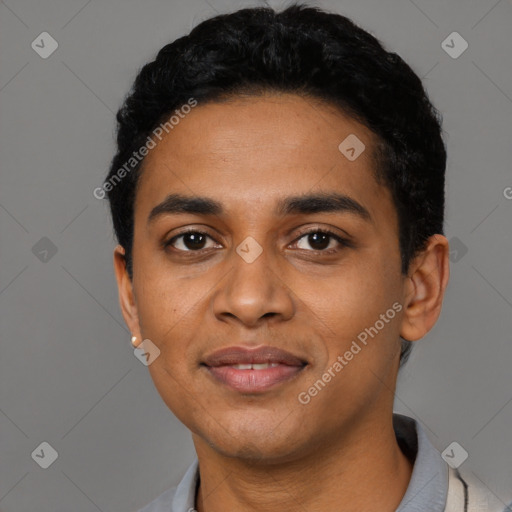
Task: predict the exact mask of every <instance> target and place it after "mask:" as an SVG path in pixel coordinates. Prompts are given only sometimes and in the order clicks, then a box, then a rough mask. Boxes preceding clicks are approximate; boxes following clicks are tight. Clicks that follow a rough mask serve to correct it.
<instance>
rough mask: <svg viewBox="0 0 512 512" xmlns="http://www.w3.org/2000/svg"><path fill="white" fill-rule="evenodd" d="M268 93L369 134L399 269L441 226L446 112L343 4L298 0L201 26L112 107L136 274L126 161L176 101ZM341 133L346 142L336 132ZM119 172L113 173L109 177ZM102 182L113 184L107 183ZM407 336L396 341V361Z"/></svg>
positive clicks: (131, 180)
mask: <svg viewBox="0 0 512 512" xmlns="http://www.w3.org/2000/svg"><path fill="white" fill-rule="evenodd" d="M266 92H270V93H272V92H278V93H281V92H285V93H294V94H298V95H301V96H303V97H309V98H314V99H317V100H320V101H323V102H326V103H328V104H330V105H333V106H336V107H339V109H340V110H341V111H342V112H344V113H345V114H347V115H349V116H350V117H352V118H354V119H356V120H357V121H359V122H361V123H362V124H364V125H365V126H366V127H368V128H369V129H370V130H371V131H372V132H373V133H374V134H375V135H376V137H375V140H376V143H375V144H374V147H373V148H372V156H373V159H374V162H375V169H374V172H375V177H376V179H377V180H378V181H379V182H382V183H384V184H385V186H387V187H388V188H389V190H390V192H391V194H392V198H393V201H394V204H395V207H396V210H397V215H398V222H399V245H400V254H401V268H402V273H404V274H406V273H407V271H408V268H409V263H410V261H411V259H412V258H413V257H414V256H415V255H416V254H417V253H418V252H419V251H421V250H422V249H423V248H424V247H425V244H426V241H427V239H428V238H429V237H430V236H432V235H434V234H437V233H439V234H442V233H443V219H444V176H445V167H446V149H445V145H444V142H443V138H442V133H441V115H440V114H439V112H438V111H437V110H436V109H435V107H434V106H433V105H432V104H431V102H430V100H429V98H428V95H427V93H426V91H425V89H424V87H423V85H422V82H421V80H420V78H419V77H418V76H417V75H416V74H415V73H414V71H413V70H412V69H411V68H410V67H409V66H408V65H407V64H406V63H405V62H404V61H403V60H402V59H401V58H400V57H399V56H398V55H397V54H396V53H392V52H388V51H386V50H385V49H384V47H383V45H382V43H380V42H379V41H378V40H377V39H376V38H375V37H374V36H373V35H371V34H369V33H368V32H366V31H365V30H363V29H362V28H360V27H358V26H357V25H356V24H355V23H354V22H353V21H352V20H350V19H349V18H347V17H345V16H342V15H340V14H335V13H330V12H326V11H324V10H322V9H320V8H318V7H312V6H308V5H304V4H298V3H293V4H292V5H290V6H289V7H287V8H286V9H284V10H283V11H281V12H276V11H275V10H273V9H272V8H270V7H255V8H246V9H241V10H238V11H236V12H233V13H229V14H221V15H218V16H215V17H213V18H210V19H207V20H205V21H203V22H202V23H200V24H199V25H197V26H196V27H195V28H193V29H192V31H191V32H190V33H189V34H188V35H185V36H183V37H180V38H179V39H177V40H175V41H173V42H171V43H170V44H167V45H166V46H164V47H163V48H162V49H161V50H160V51H159V52H158V54H157V56H156V58H155V60H153V61H152V62H149V63H147V64H146V65H144V66H143V67H142V68H141V69H140V71H139V73H138V75H137V77H136V79H135V82H134V84H133V86H132V88H131V90H130V92H129V93H128V95H127V97H126V98H125V100H124V103H123V105H122V106H121V108H120V109H119V111H118V113H117V122H118V127H117V128H118V129H117V153H116V155H115V156H114V158H113V159H112V162H111V167H110V171H109V173H108V176H107V178H106V180H105V183H104V187H105V188H104V190H105V191H107V194H108V200H109V202H110V209H111V213H112V219H113V224H114V230H115V234H116V237H117V240H118V242H119V244H120V245H122V246H123V247H124V249H125V259H126V265H127V271H128V273H129V275H130V277H132V276H133V267H132V244H133V231H134V202H135V194H136V189H137V181H138V177H139V175H140V172H141V171H142V164H143V162H144V160H143V159H141V160H140V161H136V162H135V161H134V163H133V169H132V170H128V171H127V172H124V173H122V176H123V178H122V179H119V177H120V172H119V171H120V170H121V169H122V168H123V166H124V169H125V171H126V169H127V168H126V162H128V161H129V160H130V158H132V156H133V153H134V152H135V151H136V150H137V149H138V148H140V147H141V146H143V145H144V144H145V143H146V141H147V140H148V136H149V135H150V134H151V133H152V131H153V130H154V129H155V128H157V127H158V126H159V125H161V124H162V123H164V122H165V121H166V120H168V118H169V116H171V115H172V114H173V111H175V109H177V108H179V107H180V106H183V105H186V104H187V103H190V99H191V98H194V101H197V102H198V104H200V105H201V104H205V103H207V102H215V101H222V100H226V99H230V98H236V97H237V96H242V95H258V94H263V93H266ZM340 142H341V141H340ZM116 178H117V179H116ZM107 185H108V186H107ZM410 348H411V346H410V343H409V342H406V341H405V340H403V341H402V353H401V356H400V361H401V363H403V362H405V361H406V359H407V358H408V355H409V351H410Z"/></svg>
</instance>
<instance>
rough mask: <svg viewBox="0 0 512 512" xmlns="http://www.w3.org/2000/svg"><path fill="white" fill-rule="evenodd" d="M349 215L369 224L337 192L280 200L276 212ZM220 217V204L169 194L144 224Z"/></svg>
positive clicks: (357, 207) (362, 212)
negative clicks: (181, 216) (163, 218)
mask: <svg viewBox="0 0 512 512" xmlns="http://www.w3.org/2000/svg"><path fill="white" fill-rule="evenodd" d="M331 212H339V213H351V214H354V215H357V216H358V217H360V218H361V219H363V220H365V221H369V222H370V221H372V217H371V215H370V212H369V211H368V210H367V209H366V208H365V207H364V206H363V205H362V204H360V203H358V202H357V201H356V200H355V199H352V198H351V197H349V196H347V195H345V194H338V193H320V194H318V193H317V194H305V195H300V196H291V197H285V198H283V199H280V200H279V201H278V203H277V207H276V213H277V214H278V215H281V216H285V215H293V214H313V213H331ZM187 213H189V214H195V215H219V216H220V215H222V214H223V213H224V208H223V206H222V203H220V202H219V201H216V200H215V199H212V198H209V197H204V196H185V195H182V194H170V195H168V196H167V197H166V198H165V199H164V200H163V201H162V202H161V203H160V204H158V205H157V206H155V207H154V208H153V209H152V210H151V212H150V214H149V216H148V223H150V222H152V221H154V220H155V219H156V218H157V217H160V216H161V215H166V214H167V215H173V214H174V215H176V214H187Z"/></svg>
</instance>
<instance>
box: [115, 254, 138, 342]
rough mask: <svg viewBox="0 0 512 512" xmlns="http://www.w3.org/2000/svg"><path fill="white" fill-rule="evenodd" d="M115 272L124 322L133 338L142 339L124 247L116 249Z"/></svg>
mask: <svg viewBox="0 0 512 512" xmlns="http://www.w3.org/2000/svg"><path fill="white" fill-rule="evenodd" d="M114 270H115V274H116V280H117V289H118V293H119V305H120V307H121V313H122V314H123V318H124V321H125V323H126V325H127V326H128V328H129V329H130V332H131V333H132V336H136V337H137V338H139V339H141V335H140V327H139V316H138V312H137V305H136V303H135V297H134V293H133V284H132V280H131V279H130V276H129V275H128V272H127V270H126V260H125V250H124V248H123V246H121V245H118V246H116V248H115V249H114Z"/></svg>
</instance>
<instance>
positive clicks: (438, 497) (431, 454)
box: [171, 414, 448, 512]
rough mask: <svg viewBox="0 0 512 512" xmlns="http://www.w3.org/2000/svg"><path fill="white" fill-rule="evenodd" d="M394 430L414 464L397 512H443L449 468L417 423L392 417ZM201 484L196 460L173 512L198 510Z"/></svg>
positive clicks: (179, 491) (174, 502)
mask: <svg viewBox="0 0 512 512" xmlns="http://www.w3.org/2000/svg"><path fill="white" fill-rule="evenodd" d="M393 428H394V430H395V435H396V437H397V441H398V443H399V445H400V447H401V449H402V450H403V451H404V452H405V454H406V455H407V456H408V457H409V458H410V459H411V460H412V461H413V462H414V467H413V471H412V475H411V480H410V481H409V485H408V487H407V491H406V492H405V495H404V497H403V499H402V501H401V502H400V505H399V506H398V508H397V510H396V512H420V511H424V510H429V512H443V511H444V509H445V505H446V497H447V494H448V466H447V465H446V463H445V462H444V460H443V459H442V457H441V455H440V454H439V452H438V451H437V450H436V449H435V448H434V446H433V445H432V443H431V442H430V440H429V439H428V437H427V436H426V434H425V432H424V430H423V428H422V427H421V425H420V424H419V423H418V422H417V421H416V420H414V419H412V418H409V417H407V416H403V415H401V414H393ZM198 483H199V471H198V460H197V458H196V459H195V460H194V462H193V463H192V464H191V466H190V467H189V468H188V470H187V472H186V473H185V476H184V477H183V479H182V480H181V482H180V483H179V485H178V487H177V488H176V492H175V494H174V498H173V501H172V507H171V512H192V511H193V510H195V496H196V490H197V485H198Z"/></svg>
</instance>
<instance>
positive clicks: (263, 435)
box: [114, 94, 449, 512]
mask: <svg viewBox="0 0 512 512" xmlns="http://www.w3.org/2000/svg"><path fill="white" fill-rule="evenodd" d="M248 120H250V122H248ZM349 134H356V135H357V137H358V138H359V139H360V140H361V141H363V143H364V144H365V146H366V149H365V151H364V152H363V153H362V154H361V155H360V156H359V157H358V158H357V159H356V160H355V161H349V160H348V159H347V158H345V156H344V155H343V154H342V153H341V152H340V151H339V149H338V145H339V144H340V142H341V141H342V140H344V139H345V138H346V137H347V136H348V135H349ZM374 143H375V138H374V135H373V134H372V132H371V131H369V129H367V128H366V127H365V126H363V125H362V124H360V123H358V122H356V121H355V120H353V119H351V118H349V117H347V116H345V115H344V114H343V113H341V112H340V111H339V110H336V109H334V108H332V107H330V106H329V105H326V104H322V103H319V102H314V101H313V100H311V99H309V98H308V99H305V98H301V97H299V96H295V95H291V94H267V95H265V96H259V97H248V98H236V99H233V100H230V101H229V102H223V103H210V104H206V105H199V106H197V107H195V108H194V109H193V110H192V111H191V112H190V113H189V114H188V115H187V116H185V118H184V119H182V120H181V121H180V123H179V124H178V125H177V126H175V127H174V129H173V130H172V131H171V132H170V133H169V134H168V135H167V136H166V137H165V138H164V139H163V140H162V141H161V142H160V143H159V144H158V145H157V147H156V148H155V149H153V150H152V151H151V152H150V153H149V154H148V156H147V157H146V160H145V164H144V170H143V173H142V175H141V178H140V181H139V187H138V191H137V195H136V202H135V227H134V247H133V269H134V274H133V280H130V278H129V277H128V274H127V273H126V269H125V262H124V257H123V255H124V250H123V248H122V247H121V246H118V247H117V248H116V249H115V253H114V265H115V270H116V277H117V281H118V286H119V294H120V303H121V308H122V312H123V315H124V318H125V321H126V323H127V325H128V327H129V328H130V330H131V332H132V333H133V335H135V336H136V337H137V339H138V342H139V343H140V341H141V340H143V339H150V340H151V341H152V342H153V343H154V344H155V345H156V346H158V348H159V349H160V351H161V353H160V355H159V357H158V358H157V359H155V361H154V362H153V363H152V364H150V365H149V366H148V368H149V371H150V373H151V377H152V379H153V381H154V384H155V387H156V388H157V390H158V392H159V393H160V395H161V397H162V399H163V400H164V402H165V403H166V404H167V406H168V407H169V409H170V410H171V411H172V412H173V413H174V414H175V415H176V416H177V417H178V418H179V419H180V420H181V421H182V422H183V423H184V424H185V425H186V426H187V427H188V428H189V429H190V431H191V432H192V437H193V442H194V445H195V448H196V451H197V454H198V458H199V465H200V474H201V484H200V488H199V492H198V496H197V504H196V507H197V509H198V511H199V512H217V511H219V512H225V511H226V510H238V511H256V510H257V511H268V512H271V511H292V510H293V511H296V510H307V511H308V512H314V511H325V510H339V507H340V504H343V510H344V511H348V512H351V511H354V512H355V511H360V510H370V509H374V507H375V503H376V502H378V503H379V510H380V511H383V512H385V511H394V510H395V509H396V508H397V507H398V505H399V503H400V501H401V499H402V497H403V495H404V493H405V491H406V489H407V485H408V483H409V479H410V475H411V471H412V466H411V463H410V462H409V461H408V460H407V458H406V457H405V456H404V455H403V454H402V452H401V451H400V448H399V447H398V444H397V442H396V438H395V435H394V431H393V427H392V407H393V394H394V390H395V385H396V378H397V373H398V367H399V349H400V340H399V336H400V335H401V336H403V337H404V338H405V339H408V340H411V341H413V340H418V339H420V338H422V337H423V336H424V335H425V334H426V333H427V332H428V331H429V330H430V329H431V328H432V326H433V325H434V323H435V322H436V320H437V318H438V316H439V313H440V310H441V305H442V299H443V295H444V291H445V287H446V284H447V281H448V274H449V270H448V242H447V240H446V238H445V237H444V236H441V235H435V236H433V237H432V238H431V239H429V241H428V244H427V246H426V249H425V250H424V251H423V252H421V253H420V254H419V255H418V256H417V257H416V258H415V259H414V260H413V261H412V262H411V265H410V268H409V272H408V275H403V274H402V273H401V272H400V252H399V245H398V220H397V214H396V210H395V207H394V204H393V202H392V199H391V196H390V193H389V191H388V190H387V188H385V187H384V186H382V185H381V184H379V183H378V182H377V181H376V180H375V177H374V175H373V172H372V165H373V163H372V159H371V158H370V156H371V148H372V147H373V144H374ZM319 192H324V193H332V192H336V193H340V194H345V195H347V196H349V197H350V198H352V199H354V200H355V201H357V202H358V203H360V204H361V205H362V206H363V207H364V208H365V209H366V210H367V211H368V212H369V214H370V219H369V220H366V219H363V218H362V217H361V216H358V215H356V214H354V213H353V212H348V211H342V212H319V213H313V214H305V213H299V214H291V215H279V214H278V213H276V211H275V207H276V203H277V201H278V200H280V199H283V198H285V197H287V196H296V195H301V194H309V193H319ZM171 193H179V194H183V195H187V196H207V197H209V198H212V199H215V200H217V201H219V202H220V203H222V205H223V208H224V211H223V213H221V214H218V215H205V214H190V213H186V214H183V213H180V214H163V215H160V216H157V217H156V218H155V219H154V220H153V221H151V222H149V223H148V216H149V214H150V212H151V211H152V209H153V208H154V207H155V206H156V205H158V204H160V203H161V202H162V201H163V200H164V199H165V198H166V197H167V195H168V194H171ZM187 227H193V228H197V229H198V230H200V231H204V232H206V233H207V234H208V236H209V237H211V238H208V237H207V238H206V242H205V245H204V248H203V249H202V250H200V251H199V252H198V251H197V249H196V251H195V252H194V245H193V244H190V242H189V243H188V245H187V244H186V243H185V242H186V240H187V239H186V237H185V239H184V238H183V237H182V238H180V239H178V240H177V241H175V243H174V246H172V245H170V246H169V247H167V248H164V247H162V242H165V241H169V240H170V239H171V238H173V237H174V236H177V235H179V234H180V233H181V232H182V230H183V228H187ZM304 228H312V230H313V231H315V229H316V231H318V230H325V229H331V230H334V231H335V232H336V234H338V235H340V236H342V237H345V238H349V240H350V241H351V245H350V246H343V245H341V244H340V243H338V242H337V241H336V240H335V239H334V238H331V239H327V240H328V241H327V243H326V244H325V246H326V248H325V249H322V247H321V246H319V245H318V244H317V245H315V243H314V241H313V242H310V238H308V236H307V235H304V234H302V231H300V230H301V229H304ZM313 228H315V229H313ZM248 236H250V237H252V238H253V239H254V240H256V241H257V242H258V244H259V245H260V246H261V248H262V253H261V254H260V256H259V257H258V258H257V259H256V260H255V261H253V262H252V263H247V262H246V261H245V260H244V259H243V258H241V257H240V256H239V255H238V253H237V252H236V248H237V247H238V246H239V245H240V244H241V242H242V241H243V240H244V239H246V237H248ZM319 247H320V249H318V248H319ZM187 249H188V251H187ZM315 249H317V250H316V251H315ZM330 249H332V250H333V251H334V252H333V253H331V254H327V255H326V254H325V251H326V250H330ZM322 250H323V251H324V252H322ZM187 255H188V256H189V257H188V258H186V256H187ZM395 302H398V303H399V304H401V305H402V310H401V311H400V312H399V313H397V314H396V316H395V317H394V318H393V319H392V320H390V321H389V322H388V323H386V324H385V327H384V328H383V329H381V330H380V331H379V333H378V335H377V336H375V337H374V338H373V339H372V338H370V339H369V341H368V344H367V346H365V347H364V348H362V350H361V351H360V352H359V353H358V354H357V355H355V356H354V358H353V359H352V360H351V361H349V362H348V364H347V365H346V366H345V367H344V368H343V370H342V371H341V372H339V374H336V376H335V377H334V378H332V379H331V380H330V382H329V383H328V384H327V385H326V386H325V387H324V388H323V389H322V390H321V391H320V392H319V393H318V394H317V395H316V396H315V397H314V398H312V399H311V401H310V402H309V403H308V404H306V405H304V404H302V403H300V402H299V400H298V398H297V397H298V395H299V393H301V392H304V391H307V390H308V389H309V388H310V387H311V386H312V385H313V384H314V383H315V382H316V381H317V380H318V379H320V378H322V375H323V374H324V373H325V372H326V371H327V369H328V368H330V367H331V366H332V365H333V363H334V362H335V361H336V360H337V357H338V356H340V355H343V354H344V353H345V352H346V351H347V350H348V349H349V348H350V346H351V343H352V341H353V340H355V339H356V338H357V335H358V334H359V333H361V332H362V331H364V329H365V328H367V327H370V326H373V325H374V324H375V322H376V321H377V320H378V319H379V318H380V315H381V314H383V313H385V312H386V311H387V310H388V309H389V308H391V306H392V304H393V303H395ZM233 345H238V346H240V345H241V346H247V347H257V346H260V345H272V346H275V347H278V348H281V349H284V350H287V351H288V352H291V353H292V354H294V355H296V356H299V357H301V358H303V359H305V360H307V361H308V365H307V367H306V368H305V369H304V370H303V371H302V372H301V373H299V374H298V375H297V376H296V377H295V378H293V379H292V380H290V381H287V382H285V383H284V384H281V385H279V386H277V387H275V388H273V389H270V390H268V391H266V392H265V393H263V394H259V395H257V394H243V393H240V392H237V391H234V390H232V389H231V388H228V387H227V386H225V385H223V384H221V383H218V382H217V381H215V380H214V379H213V378H212V377H211V376H210V375H209V374H208V372H207V371H206V370H205V369H204V367H201V366H200V362H201V361H202V360H203V359H204V357H205V356H206V355H208V354H211V353H212V352H213V351H215V350H217V349H220V348H225V347H229V346H233ZM313 475H314V477H313Z"/></svg>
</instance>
